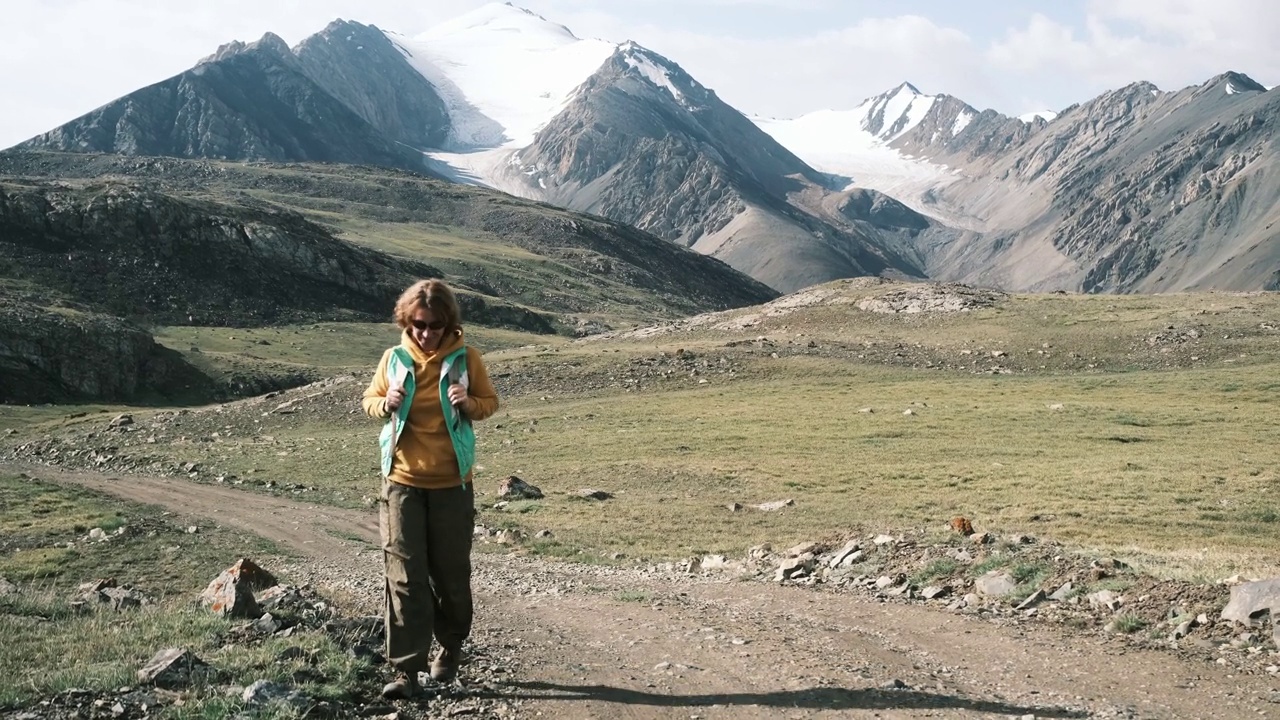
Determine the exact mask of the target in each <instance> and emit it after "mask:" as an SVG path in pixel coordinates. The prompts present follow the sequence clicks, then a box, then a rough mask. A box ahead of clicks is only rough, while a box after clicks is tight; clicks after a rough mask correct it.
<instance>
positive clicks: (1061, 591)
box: [1049, 582, 1075, 602]
mask: <svg viewBox="0 0 1280 720" xmlns="http://www.w3.org/2000/svg"><path fill="white" fill-rule="evenodd" d="M1073 590H1075V586H1073V585H1072V584H1071V583H1069V582H1066V583H1063V584H1062V587H1060V588H1058V589H1057V590H1054V591H1053V594H1052V595H1050V596H1049V599H1050V600H1056V601H1058V602H1063V601H1065V600H1067V599H1069V598H1070V597H1071V592H1072V591H1073Z"/></svg>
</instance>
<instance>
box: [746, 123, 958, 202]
mask: <svg viewBox="0 0 1280 720" xmlns="http://www.w3.org/2000/svg"><path fill="white" fill-rule="evenodd" d="M866 117H867V116H866V109H865V107H859V108H857V109H854V110H844V111H838V110H819V111H817V112H813V113H809V114H808V115H802V116H800V117H798V118H794V119H791V120H776V119H766V118H759V117H753V118H750V119H751V121H752V122H754V123H755V124H756V126H757V127H759V128H760V129H761V130H763V131H765V132H766V133H768V134H769V135H770V136H771V137H773V139H774V140H777V141H778V142H779V143H781V144H782V146H783V147H785V148H786V149H788V150H790V151H791V152H793V153H795V154H796V156H797V157H799V158H800V159H801V160H804V161H805V162H806V163H808V164H809V166H810V167H813V168H814V169H816V170H819V171H821V172H824V173H828V174H831V175H836V176H839V177H844V178H849V179H850V180H851V183H850V184H849V186H850V187H853V186H857V187H864V188H871V189H874V190H880V191H882V192H886V193H889V194H891V195H894V196H895V197H898V195H896V194H895V193H900V192H905V193H908V194H909V193H911V192H913V191H915V190H919V189H923V188H927V187H930V186H932V185H934V184H935V183H937V182H938V181H939V180H941V179H943V178H944V177H947V175H948V173H947V172H946V170H945V169H944V168H942V167H940V166H938V165H935V164H933V163H931V162H928V161H927V160H916V159H913V158H911V157H909V156H907V155H905V154H903V153H901V152H899V151H898V150H897V149H895V148H892V147H890V146H889V140H886V139H885V138H883V137H878V136H876V135H874V134H872V133H871V132H870V131H868V130H867V129H866V128H865V120H866ZM886 120H887V118H886ZM892 137H896V135H891V136H890V138H892ZM899 199H904V198H902V197H899Z"/></svg>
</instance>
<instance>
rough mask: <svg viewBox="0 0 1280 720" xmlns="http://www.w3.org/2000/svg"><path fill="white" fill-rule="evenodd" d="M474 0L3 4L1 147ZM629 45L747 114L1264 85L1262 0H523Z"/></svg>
mask: <svg viewBox="0 0 1280 720" xmlns="http://www.w3.org/2000/svg"><path fill="white" fill-rule="evenodd" d="M483 4H484V2H483V0H185V1H184V2H175V1H174V0H5V2H4V3H3V6H0V8H2V9H0V13H2V14H0V17H3V18H4V25H5V27H6V29H7V32H5V38H4V42H3V43H0V102H2V103H3V104H2V106H0V107H3V111H2V112H0V148H4V147H9V146H11V145H13V144H15V143H18V142H21V141H22V140H25V139H27V138H29V137H31V136H34V135H37V134H39V133H41V132H44V131H46V130H50V129H52V128H54V127H56V126H58V125H61V124H62V123H64V122H67V121H68V120H71V119H73V118H75V117H78V116H79V115H82V114H84V113H86V112H88V111H90V110H92V109H94V108H96V107H98V106H100V105H103V104H105V103H107V102H109V101H111V100H113V99H115V98H117V97H120V96H122V95H125V94H128V93H129V92H132V91H133V90H136V89H138V88H141V87H144V86H146V85H149V84H151V83H153V82H157V81H160V80H163V79H165V78H167V77H170V76H172V75H176V74H178V73H180V72H182V71H183V70H186V69H187V68H189V67H191V66H192V65H194V64H195V63H196V62H198V61H199V60H200V59H201V58H203V57H205V56H206V55H210V54H212V53H213V52H214V51H215V50H217V48H218V46H219V45H222V44H223V43H226V42H230V41H232V40H243V41H251V40H256V39H257V38H259V37H261V36H262V35H263V33H266V32H274V33H275V34H277V35H279V36H281V37H283V38H284V39H285V40H286V41H288V42H289V44H290V45H293V44H296V43H297V42H299V41H301V40H302V39H303V38H305V37H306V36H308V35H310V34H312V33H314V32H317V31H319V30H321V29H322V28H323V27H324V26H325V25H327V24H328V23H329V22H330V21H332V20H334V19H336V18H342V19H345V20H355V21H358V22H362V23H366V24H373V25H377V26H378V27H380V28H383V29H386V30H394V31H396V32H398V33H401V34H404V35H416V34H418V33H420V32H422V31H424V30H426V29H427V28H429V27H431V26H433V25H435V24H437V23H439V22H442V21H444V20H448V19H450V18H452V17H455V16H457V15H460V14H463V13H465V12H467V11H469V10H472V9H474V8H476V7H479V6H481V5H483ZM515 4H516V5H518V6H521V7H524V8H527V9H529V10H531V11H533V12H536V13H538V14H540V15H542V16H544V17H545V18H547V19H548V20H552V21H555V22H558V23H560V24H563V25H565V26H567V27H568V28H569V29H571V30H572V31H573V32H574V33H575V34H576V35H578V36H579V37H584V38H593V37H594V38H603V39H607V40H611V41H617V42H622V41H624V40H633V41H635V42H638V43H639V44H641V45H643V46H645V47H647V48H649V49H651V50H654V51H657V52H659V53H661V54H662V55H665V56H666V57H668V58H669V59H671V60H674V61H675V62H677V63H678V64H680V65H681V67H683V68H684V69H685V70H686V71H687V72H689V74H691V75H692V76H693V77H694V78H696V79H697V80H698V81H699V82H701V83H702V84H703V85H705V86H707V87H710V88H712V89H714V90H715V91H716V92H717V94H718V95H719V96H720V97H721V98H722V99H723V100H725V101H726V102H728V103H729V104H730V105H733V106H734V107H736V108H738V109H739V110H741V111H742V112H745V113H747V114H748V115H762V116H766V117H777V118H789V117H796V116H799V115H802V114H805V113H807V112H812V111H815V110H822V109H831V110H845V109H851V108H853V107H856V106H857V105H858V104H859V103H860V102H861V101H862V100H864V99H866V98H868V97H871V96H873V95H877V94H879V93H881V92H884V91H885V90H888V89H890V88H892V87H894V86H896V85H898V84H899V83H901V82H903V81H908V82H911V83H912V84H913V85H915V86H916V87H917V88H919V89H920V90H921V91H922V92H924V93H926V94H937V93H946V94H948V95H952V96H955V97H958V98H960V99H961V100H964V101H965V102H967V103H969V104H970V105H973V106H975V107H977V108H978V109H980V110H982V109H987V108H992V109H995V110H997V111H999V112H1002V113H1005V114H1006V115H1021V114H1023V113H1027V112H1031V111H1037V110H1051V111H1058V110H1061V109H1062V108H1065V107H1067V106H1068V105H1071V104H1073V103H1079V102H1085V101H1087V100H1089V99H1090V98H1093V97H1095V96H1097V95H1098V94H1100V93H1102V92H1105V91H1106V90H1109V89H1114V88H1118V87H1121V86H1124V85H1126V84H1128V83H1131V82H1136V81H1139V80H1145V81H1149V82H1154V83H1155V84H1156V85H1158V86H1159V87H1161V88H1163V89H1165V90H1176V89H1179V88H1182V87H1186V86H1188V85H1198V84H1200V83H1203V82H1205V81H1207V80H1209V79H1210V78H1212V77H1213V76H1215V75H1217V74H1219V73H1222V72H1225V71H1227V70H1235V71H1238V72H1243V73H1245V74H1247V75H1249V76H1251V77H1253V78H1254V79H1255V80H1257V81H1258V82H1260V83H1262V84H1263V85H1266V86H1268V87H1270V86H1272V85H1275V84H1277V83H1280V42H1276V38H1275V35H1276V31H1277V30H1280V3H1277V2H1275V1H1274V0H1054V1H1053V2H1046V1H1044V0H999V1H996V0H965V1H964V2H959V1H957V0H895V1H893V2H889V1H887V0H626V1H625V2H623V1H621V0H524V1H523V2H516V3H515Z"/></svg>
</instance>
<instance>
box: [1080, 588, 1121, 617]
mask: <svg viewBox="0 0 1280 720" xmlns="http://www.w3.org/2000/svg"><path fill="white" fill-rule="evenodd" d="M1086 599H1088V601H1089V607H1095V608H1097V607H1102V608H1106V609H1107V610H1110V611H1112V612H1115V611H1116V610H1117V609H1119V607H1120V604H1121V600H1120V596H1118V595H1116V594H1115V593H1113V592H1111V591H1110V590H1099V591H1098V592H1095V593H1089V595H1088V596H1086Z"/></svg>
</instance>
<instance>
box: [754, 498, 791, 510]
mask: <svg viewBox="0 0 1280 720" xmlns="http://www.w3.org/2000/svg"><path fill="white" fill-rule="evenodd" d="M795 504H796V501H795V500H792V499H790V498H788V499H786V500H775V501H773V502H767V503H760V504H759V505H756V506H755V508H756V509H757V510H763V511H764V512H775V511H777V510H781V509H782V508H784V507H791V506H792V505H795Z"/></svg>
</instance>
